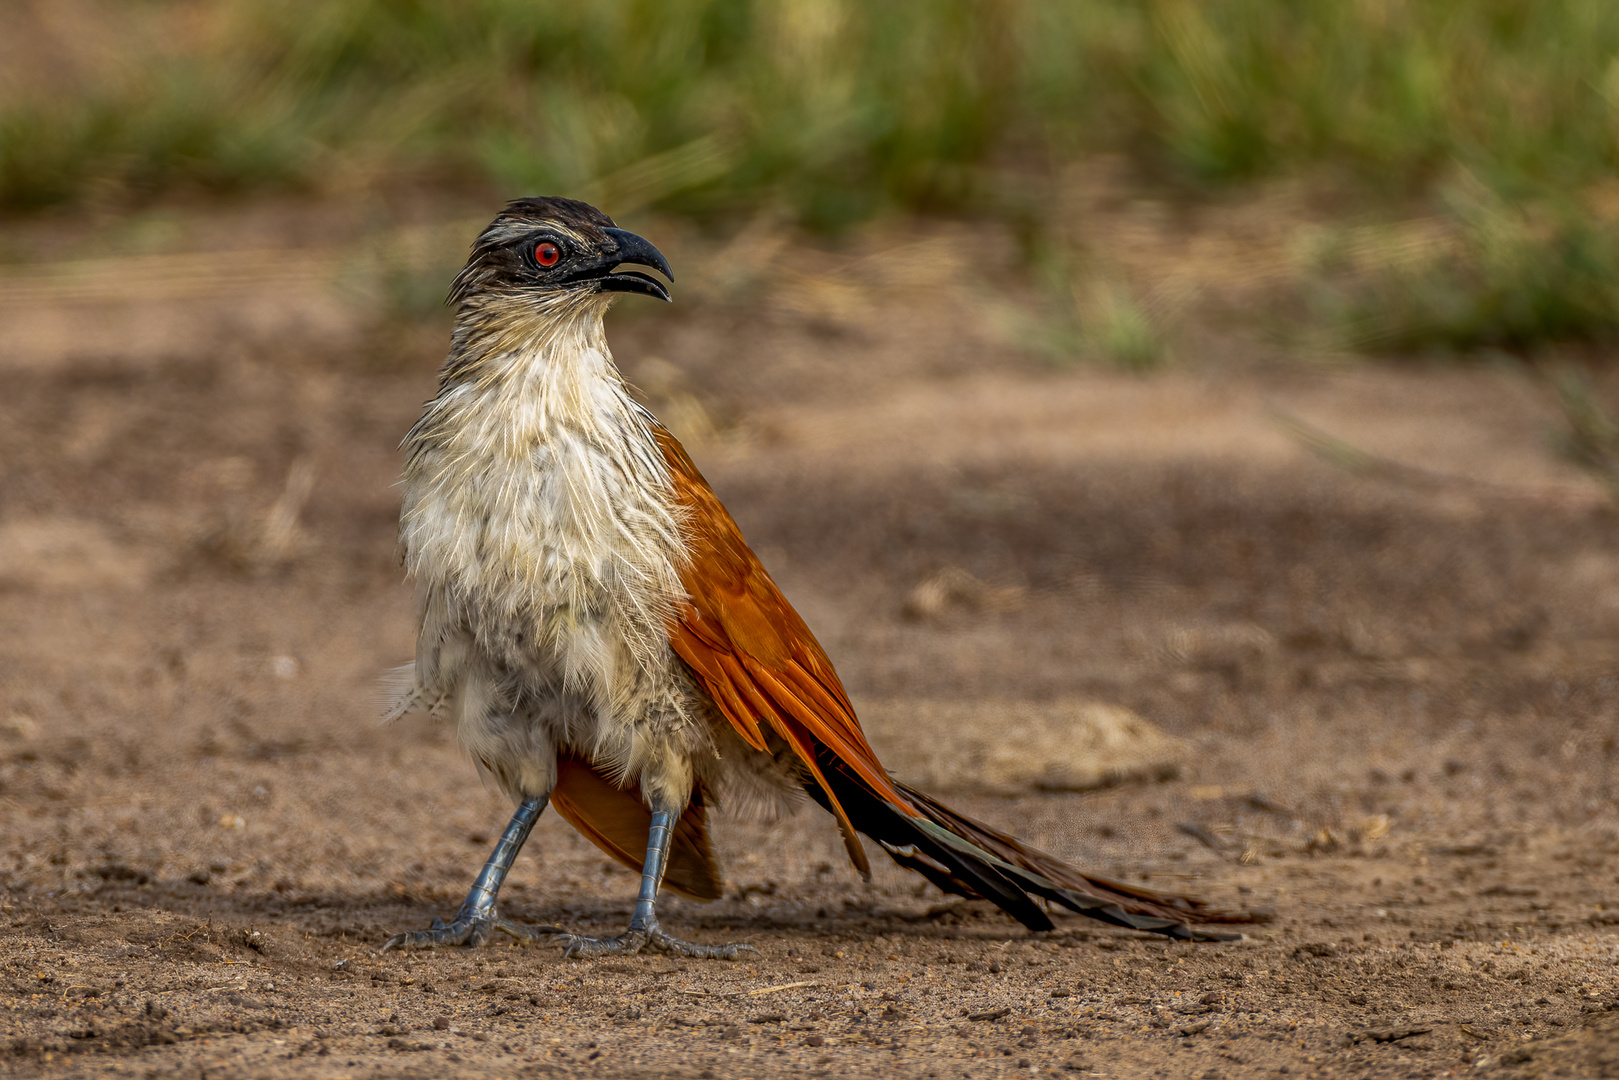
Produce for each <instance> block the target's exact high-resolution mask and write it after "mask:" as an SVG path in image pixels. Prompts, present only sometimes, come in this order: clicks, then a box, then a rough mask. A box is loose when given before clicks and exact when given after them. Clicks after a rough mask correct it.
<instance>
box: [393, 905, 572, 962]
mask: <svg viewBox="0 0 1619 1080" xmlns="http://www.w3.org/2000/svg"><path fill="white" fill-rule="evenodd" d="M497 930H498V931H500V932H501V933H502V934H506V935H508V936H509V937H514V938H518V939H519V940H524V941H532V940H535V939H538V938H549V937H555V936H556V935H558V934H560V933H562V929H561V927H557V926H524V925H523V924H522V923H516V922H512V920H510V919H508V918H506V917H505V916H504V915H502V914H500V913H499V912H498V911H495V910H494V909H493V908H491V909H490V910H488V911H485V912H481V913H479V914H475V915H467V914H457V915H456V917H455V921H454V922H448V923H447V922H445V921H444V920H443V919H434V920H433V925H432V928H431V929H427V930H407V931H405V932H404V933H403V934H395V935H394V936H393V937H391V938H389V939H388V940H387V941H385V942H384V943H383V945H382V949H381V950H380V951H382V952H387V951H388V950H389V949H399V948H406V947H410V948H425V949H436V948H438V947H439V946H440V945H465V946H467V947H468V948H472V949H476V948H477V947H478V946H480V945H483V944H484V943H485V942H487V941H488V940H489V938H490V936H491V935H492V934H493V933H494V932H495V931H497Z"/></svg>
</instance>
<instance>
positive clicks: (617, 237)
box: [599, 229, 675, 302]
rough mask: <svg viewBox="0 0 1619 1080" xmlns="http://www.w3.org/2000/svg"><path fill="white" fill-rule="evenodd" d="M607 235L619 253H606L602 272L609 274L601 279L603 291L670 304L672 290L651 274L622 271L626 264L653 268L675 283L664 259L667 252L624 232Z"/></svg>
mask: <svg viewBox="0 0 1619 1080" xmlns="http://www.w3.org/2000/svg"><path fill="white" fill-rule="evenodd" d="M607 235H608V236H610V237H612V238H613V241H614V243H616V244H617V245H618V246H617V250H616V251H609V252H604V253H603V258H602V264H601V269H602V270H604V271H607V273H605V274H603V275H602V277H601V278H599V280H600V281H601V291H602V292H622V293H640V294H641V295H642V296H651V297H655V298H657V299H659V300H663V301H666V302H667V301H668V300H669V299H670V297H669V289H668V288H667V287H666V286H665V285H664V284H663V282H661V281H659V280H658V279H657V278H655V277H653V276H652V275H651V274H643V273H641V272H640V271H638V270H620V269H618V267H619V266H621V265H623V264H626V263H628V264H633V265H635V266H650V267H652V269H654V270H657V271H659V272H660V273H662V274H663V276H664V277H666V278H668V279H669V280H670V281H673V280H674V279H675V272H674V271H673V270H671V269H669V260H668V259H665V258H664V257H663V252H661V251H659V250H658V249H657V248H655V247H653V246H652V244H651V243H650V242H648V241H647V240H645V239H643V238H641V237H639V236H637V235H635V234H634V233H632V232H626V231H625V230H623V229H608V230H607Z"/></svg>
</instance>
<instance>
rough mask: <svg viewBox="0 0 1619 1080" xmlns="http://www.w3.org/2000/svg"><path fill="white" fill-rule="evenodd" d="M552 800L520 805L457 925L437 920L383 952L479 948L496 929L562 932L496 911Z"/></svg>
mask: <svg viewBox="0 0 1619 1080" xmlns="http://www.w3.org/2000/svg"><path fill="white" fill-rule="evenodd" d="M549 800H550V796H548V795H540V796H536V797H535V798H532V799H524V800H523V801H522V802H521V803H519V804H518V807H517V812H516V813H515V814H513V815H512V820H511V822H510V824H508V825H507V826H506V831H505V832H503V833H501V834H500V842H499V843H498V844H496V845H495V850H494V851H493V852H491V853H490V855H489V861H488V862H486V863H484V864H483V869H482V870H480V871H479V872H478V877H477V880H475V881H473V883H472V889H471V891H470V892H468V893H467V898H466V899H465V900H464V901H462V903H461V910H460V911H457V912H456V913H455V920H454V921H453V922H449V923H445V922H444V921H443V920H441V919H434V920H433V926H432V929H430V930H410V931H406V932H405V933H403V934H395V935H394V936H393V937H391V938H389V939H388V940H387V941H386V942H385V943H384V944H383V946H382V948H383V951H387V950H388V949H393V948H398V947H400V946H404V945H423V946H426V947H428V948H434V947H436V946H439V945H471V946H473V947H476V946H479V945H482V944H483V943H484V942H486V941H488V940H489V935H490V933H491V932H492V931H495V930H499V931H500V932H501V933H503V934H509V935H511V936H512V937H515V938H541V937H551V936H552V935H554V934H558V933H560V932H561V931H560V930H559V929H558V928H557V927H555V926H522V925H520V924H518V923H514V922H512V921H511V920H510V919H508V918H506V917H505V916H503V915H501V914H500V912H499V911H497V910H496V909H495V896H496V895H497V894H498V893H499V892H500V885H501V882H503V881H505V880H506V874H507V872H508V871H510V870H511V868H512V863H513V862H515V861H516V860H517V853H518V852H519V851H521V850H522V847H523V841H525V840H527V839H528V834H529V833H530V832H531V831H532V830H533V828H534V823H535V822H536V821H538V820H539V818H540V814H542V813H544V811H545V804H546V803H547V802H548V801H549Z"/></svg>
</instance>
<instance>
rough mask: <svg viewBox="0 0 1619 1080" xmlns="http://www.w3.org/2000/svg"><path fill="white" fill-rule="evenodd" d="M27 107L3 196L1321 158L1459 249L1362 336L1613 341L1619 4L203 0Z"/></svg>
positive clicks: (1409, 279)
mask: <svg viewBox="0 0 1619 1080" xmlns="http://www.w3.org/2000/svg"><path fill="white" fill-rule="evenodd" d="M146 6H148V7H151V8H153V9H158V8H170V9H174V10H175V11H177V12H181V13H183V14H184V16H185V18H184V19H183V20H181V19H179V18H178V17H177V19H176V22H175V25H176V26H183V27H184V28H185V33H184V34H183V35H180V36H179V37H178V38H177V39H176V40H175V41H173V42H170V43H168V44H166V45H163V46H162V47H154V48H149V49H145V50H134V51H131V53H130V54H129V56H128V58H127V62H124V63H119V64H108V65H103V68H102V69H101V70H97V71H96V72H94V73H92V74H91V75H90V76H88V77H85V78H82V79H79V80H77V81H76V83H75V84H74V85H73V86H72V87H71V88H69V89H68V90H66V91H64V90H63V89H62V88H61V87H60V86H51V87H49V88H47V89H42V90H41V91H40V92H39V93H38V94H22V95H15V94H14V95H12V96H11V99H10V100H9V101H8V102H6V103H5V104H4V105H3V108H0V209H4V210H5V211H9V212H11V213H13V214H21V213H28V212H32V211H37V210H41V209H44V208H48V207H51V206H57V205H73V204H75V203H78V202H83V201H85V200H91V199H96V198H102V199H106V198H107V196H108V193H109V192H112V193H115V194H117V196H118V197H119V198H128V199H134V200H136V201H138V200H140V199H143V198H150V197H155V196H163V195H166V194H168V193H172V192H176V191H186V190H195V189H203V190H208V191H244V190H250V189H264V188H280V189H288V188H292V189H315V190H319V189H322V188H326V187H332V186H338V187H353V186H355V185H361V186H367V185H370V186H377V185H384V186H385V185H397V184H422V183H429V184H447V185H453V184H459V183H469V182H472V183H477V182H492V183H493V184H495V185H498V186H499V187H500V188H501V189H502V190H505V191H517V190H522V191H539V190H545V191H570V192H581V193H586V194H588V195H591V196H592V197H596V198H599V199H601V200H602V201H604V202H608V203H610V204H611V205H613V206H614V207H615V208H616V210H617V211H618V212H620V213H623V212H625V211H626V210H627V209H629V208H632V207H639V206H655V207H657V208H658V209H660V210H662V211H665V212H670V213H678V214H686V215H692V216H694V217H696V218H699V219H704V220H711V219H714V218H715V217H717V216H725V217H735V216H736V215H738V214H739V213H751V212H756V211H757V210H759V209H762V208H763V209H771V210H775V211H777V212H779V213H781V214H783V215H785V216H787V217H789V218H790V219H792V220H795V221H797V222H799V223H801V224H803V225H805V226H808V227H810V228H815V229H838V228H842V227H845V226H848V225H850V224H852V223H855V222H859V221H862V220H865V219H868V218H871V217H872V216H874V215H879V214H882V213H885V212H892V211H896V210H899V211H922V212H948V213H970V214H989V215H996V216H1000V217H1004V218H1007V219H1009V220H1012V221H1014V222H1017V221H1022V222H1027V221H1029V220H1031V219H1033V218H1036V217H1037V216H1038V215H1039V213H1040V212H1041V208H1042V206H1043V205H1045V202H1046V200H1047V199H1049V198H1050V197H1051V193H1052V190H1053V189H1052V187H1051V185H1052V184H1053V183H1054V182H1055V178H1057V177H1059V176H1061V175H1062V171H1063V169H1064V167H1065V166H1066V165H1068V164H1070V163H1072V162H1075V161H1080V160H1083V159H1085V158H1086V157H1087V156H1088V155H1094V154H1097V153H1102V152H1109V153H1115V154H1123V155H1126V156H1127V157H1128V158H1129V159H1130V160H1131V161H1132V162H1133V163H1134V164H1135V166H1136V168H1137V169H1138V170H1139V172H1140V175H1143V176H1148V177H1152V178H1154V180H1155V181H1156V182H1159V183H1162V184H1167V185H1171V186H1173V187H1174V188H1176V189H1177V190H1178V191H1179V192H1180V193H1181V194H1182V195H1183V196H1184V197H1185V198H1188V199H1191V200H1196V199H1200V198H1207V197H1209V196H1211V195H1219V194H1222V193H1225V192H1229V191H1231V190H1232V189H1233V188H1240V187H1241V186H1242V185H1245V184H1250V183H1253V182H1255V181H1265V180H1268V179H1274V178H1276V177H1282V176H1294V175H1304V176H1314V177H1323V176H1325V177H1330V187H1331V190H1332V191H1334V192H1335V193H1336V194H1335V197H1336V198H1339V199H1341V200H1343V201H1344V213H1346V214H1351V213H1373V214H1378V213H1381V214H1386V215H1391V216H1393V215H1397V214H1406V215H1410V214H1413V213H1425V214H1434V215H1438V216H1439V217H1441V218H1442V219H1443V220H1444V222H1445V223H1446V227H1447V237H1448V241H1447V242H1446V243H1445V244H1441V245H1438V246H1436V247H1434V248H1432V249H1431V250H1430V251H1428V253H1427V254H1426V255H1425V257H1423V258H1421V259H1418V260H1415V261H1414V262H1413V261H1412V260H1406V261H1405V262H1404V263H1403V264H1402V265H1400V266H1397V267H1390V268H1386V272H1382V273H1379V274H1377V275H1373V276H1372V277H1371V278H1369V279H1361V280H1359V281H1358V282H1357V284H1356V285H1355V286H1354V287H1353V288H1349V289H1346V290H1341V291H1340V292H1338V293H1336V294H1334V296H1333V297H1332V298H1331V305H1332V308H1333V316H1334V319H1335V320H1336V321H1337V324H1338V325H1340V326H1341V327H1343V328H1344V333H1345V334H1346V336H1347V338H1348V340H1349V341H1350V342H1351V343H1352V344H1354V345H1356V346H1358V347H1361V348H1366V349H1377V350H1391V351H1411V350H1424V349H1432V348H1444V349H1471V348H1474V347H1477V346H1481V345H1490V346H1497V347H1503V348H1510V349H1524V348H1533V347H1536V346H1538V345H1540V344H1543V343H1546V342H1555V341H1566V340H1602V339H1608V338H1611V337H1613V336H1615V334H1616V332H1619V288H1616V283H1619V231H1616V228H1615V219H1616V217H1619V181H1616V180H1615V165H1616V164H1619V123H1616V121H1619V113H1616V110H1619V5H1615V4H1613V3H1611V0H1559V2H1556V3H1545V2H1537V0H1346V2H1343V3H1331V4H1299V3H1276V2H1274V0H1148V2H1140V0H1087V2H1084V3H1073V2H1069V0H935V2H932V3H928V4H922V5H890V4H870V3H861V2H857V0H592V2H591V3H575V2H564V0H279V2H277V3H266V2H262V0H211V2H200V3H199V2H192V3H183V4H182V3H179V2H178V0H174V2H170V3H166V4H165V3H164V2H163V0H150V2H149V3H148V5H146Z"/></svg>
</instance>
